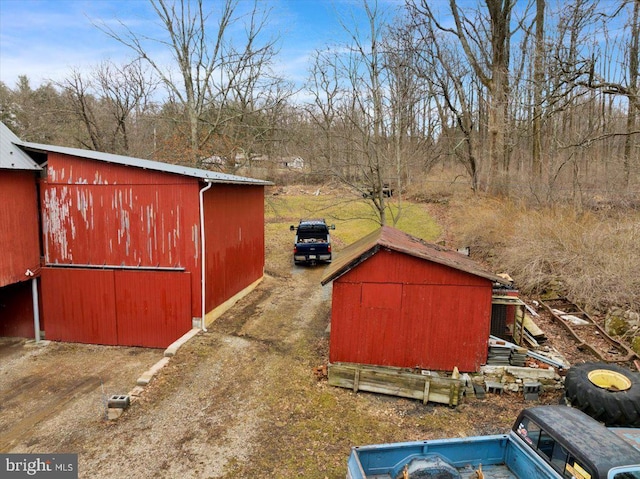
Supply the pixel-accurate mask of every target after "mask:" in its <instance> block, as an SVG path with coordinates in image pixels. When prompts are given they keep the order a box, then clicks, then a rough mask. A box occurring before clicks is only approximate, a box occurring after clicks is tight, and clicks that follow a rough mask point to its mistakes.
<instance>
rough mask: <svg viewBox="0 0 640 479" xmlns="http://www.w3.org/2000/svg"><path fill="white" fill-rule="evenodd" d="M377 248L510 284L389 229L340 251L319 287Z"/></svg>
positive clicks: (467, 261) (465, 259)
mask: <svg viewBox="0 0 640 479" xmlns="http://www.w3.org/2000/svg"><path fill="white" fill-rule="evenodd" d="M380 248H386V249H390V250H392V251H397V252H399V253H404V254H407V255H409V256H414V257H416V258H422V259H425V260H427V261H432V262H434V263H438V264H441V265H444V266H449V267H451V268H454V269H457V270H460V271H464V272H466V273H469V274H473V275H475V276H480V277H482V278H486V279H488V280H491V281H494V282H498V283H502V284H511V283H510V282H509V281H507V280H505V279H504V278H502V277H500V276H498V275H496V274H494V273H491V272H489V271H487V270H485V269H484V268H483V267H482V266H481V265H480V264H478V263H477V262H476V261H474V260H472V259H471V258H469V257H468V256H465V255H463V254H460V253H458V252H457V251H453V250H450V249H448V248H445V247H442V246H439V245H436V244H433V243H427V242H426V241H423V240H421V239H419V238H416V237H414V236H411V235H409V234H407V233H404V232H403V231H400V230H398V229H396V228H392V227H390V226H382V227H381V228H379V229H377V230H375V231H374V232H372V233H370V234H368V235H367V236H365V237H363V238H361V239H359V240H358V241H356V242H355V243H352V244H350V245H349V246H347V247H346V248H345V249H344V250H342V251H341V252H340V253H339V254H338V255H337V257H336V258H335V259H334V260H333V262H332V263H331V265H330V266H328V267H327V270H326V271H325V274H324V276H323V277H322V280H321V283H322V284H323V285H324V284H327V283H329V282H330V281H333V280H335V279H337V278H339V277H340V276H342V275H343V274H345V273H347V272H348V271H350V270H351V269H353V268H355V267H356V266H357V265H359V264H360V263H362V262H363V261H365V260H366V259H367V258H369V257H371V256H373V255H374V254H376V253H377V252H378V251H379V250H380Z"/></svg>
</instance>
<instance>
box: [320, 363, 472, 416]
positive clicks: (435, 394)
mask: <svg viewBox="0 0 640 479" xmlns="http://www.w3.org/2000/svg"><path fill="white" fill-rule="evenodd" d="M328 369H329V374H328V376H329V384H330V385H331V386H337V387H342V388H347V389H352V390H353V391H354V392H358V391H367V392H374V393H380V394H387V395H390V396H399V397H406V398H411V399H418V400H421V401H422V402H423V403H425V404H426V403H427V402H436V403H440V404H448V405H449V406H452V407H455V406H457V405H458V403H459V402H460V401H461V399H462V395H463V393H464V386H463V381H462V380H460V379H454V378H445V377H440V376H435V375H425V374H422V373H419V372H414V371H412V370H409V369H404V368H395V367H390V366H389V367H382V366H370V365H365V364H354V363H331V364H329V368H328Z"/></svg>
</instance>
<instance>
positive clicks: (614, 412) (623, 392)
mask: <svg viewBox="0 0 640 479" xmlns="http://www.w3.org/2000/svg"><path fill="white" fill-rule="evenodd" d="M564 388H565V396H566V398H567V399H568V400H569V402H570V403H571V405H572V406H573V407H575V408H577V409H580V410H581V411H582V412H584V413H586V414H588V415H589V416H591V417H592V418H594V419H596V420H598V421H600V422H603V423H604V424H605V426H628V427H640V374H638V373H634V372H633V371H630V370H629V369H627V368H624V367H622V366H618V365H615V364H607V363H584V364H579V365H576V366H573V367H571V368H569V371H567V375H566V377H565V381H564Z"/></svg>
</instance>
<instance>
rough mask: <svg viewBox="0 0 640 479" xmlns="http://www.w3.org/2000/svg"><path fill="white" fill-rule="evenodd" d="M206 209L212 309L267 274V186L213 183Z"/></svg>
mask: <svg viewBox="0 0 640 479" xmlns="http://www.w3.org/2000/svg"><path fill="white" fill-rule="evenodd" d="M204 210H205V218H204V223H205V241H206V248H205V249H206V253H205V254H206V280H205V285H206V290H207V291H206V295H205V298H206V305H205V306H206V310H207V312H209V311H211V310H212V309H214V308H215V307H216V306H219V305H220V304H222V303H224V302H225V301H226V300H228V299H229V298H231V297H232V296H234V295H235V294H237V293H238V292H240V291H242V290H243V289H244V288H246V287H247V286H249V285H251V284H252V283H253V282H255V281H257V280H258V279H260V278H261V277H262V276H263V274H264V260H265V256H264V246H265V245H264V188H263V187H262V186H252V185H228V184H214V185H213V186H212V188H211V189H209V190H207V191H206V192H205V195H204Z"/></svg>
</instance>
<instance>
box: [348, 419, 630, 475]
mask: <svg viewBox="0 0 640 479" xmlns="http://www.w3.org/2000/svg"><path fill="white" fill-rule="evenodd" d="M634 446H635V447H634ZM639 447H640V429H632V428H625V429H624V430H622V429H620V430H616V429H608V428H606V427H605V426H603V425H602V424H601V423H599V422H597V421H596V420H594V419H592V418H591V417H590V416H588V415H586V414H585V413H583V412H581V411H580V410H578V409H575V408H572V407H569V406H537V407H533V408H529V409H525V410H523V411H522V412H521V413H520V415H519V416H518V418H517V420H516V421H515V423H514V424H513V427H512V429H511V431H510V432H509V433H508V434H499V435H492V436H476V437H468V438H456V439H437V440H430V441H417V442H404V443H396V444H381V445H373V446H361V447H354V448H352V450H351V454H350V456H349V460H348V470H347V479H373V478H375V479H418V478H437V479H469V478H474V479H477V478H479V479H482V478H486V479H491V478H500V479H559V478H567V479H640V449H639Z"/></svg>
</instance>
